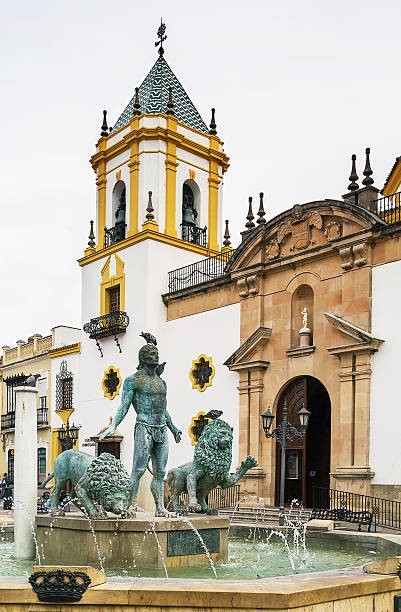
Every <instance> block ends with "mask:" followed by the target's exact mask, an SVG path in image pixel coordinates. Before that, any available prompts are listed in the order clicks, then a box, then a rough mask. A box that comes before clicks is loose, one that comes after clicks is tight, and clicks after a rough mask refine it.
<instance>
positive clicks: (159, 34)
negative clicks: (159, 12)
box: [155, 17, 167, 55]
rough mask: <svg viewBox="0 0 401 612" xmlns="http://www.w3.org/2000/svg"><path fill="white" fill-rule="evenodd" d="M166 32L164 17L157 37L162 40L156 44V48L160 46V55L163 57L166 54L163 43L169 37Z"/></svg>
mask: <svg viewBox="0 0 401 612" xmlns="http://www.w3.org/2000/svg"><path fill="white" fill-rule="evenodd" d="M165 31H166V24H165V23H163V17H162V18H161V19H160V27H159V29H158V30H157V37H158V38H160V40H158V41H157V42H155V47H158V46H159V45H160V49H159V55H163V54H164V49H163V42H164V41H165V40H166V38H167V36H165V35H164V33H165Z"/></svg>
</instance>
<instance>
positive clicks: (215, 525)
mask: <svg viewBox="0 0 401 612" xmlns="http://www.w3.org/2000/svg"><path fill="white" fill-rule="evenodd" d="M144 349H145V350H144ZM141 351H142V353H140V367H139V368H138V373H137V374H136V375H134V377H136V378H134V377H129V379H127V380H126V381H125V383H124V390H123V402H122V404H121V406H120V407H119V409H118V410H117V414H116V416H115V418H114V420H113V422H112V424H111V425H110V427H109V428H108V430H106V432H105V433H104V435H108V434H110V435H111V434H112V433H113V428H115V427H117V426H118V424H119V423H120V422H121V420H122V418H124V416H125V414H126V413H127V411H128V409H129V407H130V405H131V402H132V399H133V395H132V394H131V391H132V385H136V384H137V383H138V380H140V381H141V383H142V385H143V386H142V392H141V393H142V397H141V394H139V399H135V402H134V403H133V406H134V409H135V410H136V412H137V423H138V422H139V427H137V429H136V433H135V446H134V461H133V473H132V474H131V478H128V481H129V494H128V495H126V494H125V493H124V492H123V494H122V495H120V497H119V499H117V498H118V495H117V491H113V487H111V486H110V487H107V486H105V487H103V489H104V488H105V489H106V490H108V489H110V490H111V491H112V495H111V500H107V496H106V499H104V498H101V497H100V496H99V495H98V494H97V493H98V492H97V491H96V490H94V488H93V486H92V484H91V483H92V481H91V479H87V478H86V476H87V475H88V474H92V475H93V474H94V476H95V478H97V479H98V480H101V479H99V478H98V476H99V470H98V471H96V470H95V469H94V467H96V465H98V464H97V462H96V461H97V459H98V458H97V459H94V458H93V457H92V458H90V460H88V459H87V457H88V456H85V454H84V453H78V454H77V455H74V461H72V460H71V457H72V453H76V452H77V451H66V454H65V453H62V455H61V456H60V458H59V459H60V461H59V463H60V465H58V464H57V466H55V472H58V477H59V478H61V476H63V477H65V476H66V474H65V473H64V475H63V474H62V471H63V469H64V468H67V467H68V468H69V469H70V470H71V469H72V468H74V469H75V470H76V469H77V468H82V467H84V468H85V469H84V470H83V471H82V470H81V472H80V473H78V474H75V476H77V478H76V479H75V494H76V499H75V503H76V504H77V506H78V507H80V508H81V509H82V510H83V514H82V515H81V516H79V515H77V514H75V515H71V514H70V516H69V517H66V516H61V515H57V511H56V510H55V508H53V514H54V516H51V517H50V516H38V517H37V519H36V534H37V540H38V542H37V545H36V556H37V559H38V562H39V563H43V564H44V563H46V564H48V563H57V565H58V566H62V567H63V571H64V570H65V571H66V574H63V576H65V577H64V578H61V575H60V574H59V573H58V571H59V570H58V568H54V567H53V568H50V567H47V566H45V567H43V566H42V567H40V566H37V567H36V568H35V569H36V570H38V573H37V576H38V578H35V579H34V578H33V579H32V582H33V583H35V580H37V581H38V582H39V583H40V582H41V581H43V582H44V586H45V588H50V587H51V582H52V581H53V582H57V581H58V583H59V584H60V585H61V586H63V584H64V582H71V583H73V586H74V588H75V593H74V596H75V597H76V598H78V599H79V597H82V593H81V592H80V591H83V588H84V587H83V586H82V585H83V583H84V582H85V580H84V579H83V578H82V570H83V571H84V574H85V573H87V574H89V575H91V576H92V577H93V582H92V586H91V588H90V589H89V590H88V591H87V592H86V593H85V594H84V596H83V598H82V600H81V601H80V609H83V610H84V609H85V607H86V605H88V606H92V608H91V609H99V608H101V609H102V610H114V609H115V608H114V606H119V609H120V610H121V609H124V606H128V605H134V606H145V607H146V606H153V607H154V609H155V610H157V609H160V608H158V606H160V607H162V608H163V610H175V609H176V608H177V606H178V607H179V608H183V609H187V610H189V609H190V610H193V609H196V608H198V607H201V608H205V607H207V608H208V609H210V610H212V609H216V610H217V609H219V610H220V609H222V608H227V609H228V608H232V607H233V608H236V609H241V610H247V609H248V608H253V609H255V608H262V609H275V610H280V609H282V610H284V609H285V610H289V609H292V608H296V607H298V608H300V606H305V605H307V606H309V605H310V606H315V605H316V606H319V605H321V604H324V602H334V600H336V599H337V598H338V597H340V598H341V599H343V600H344V601H343V603H344V606H345V607H344V608H343V609H349V607H350V605H351V604H350V603H347V601H349V602H352V605H353V604H354V603H355V601H357V600H358V601H359V600H361V603H360V606H362V607H360V608H356V609H361V610H370V609H373V608H372V606H373V605H374V606H375V608H374V609H375V610H376V611H377V612H379V611H382V610H383V611H384V610H387V609H390V608H389V602H390V601H392V600H391V598H392V596H393V593H394V594H395V593H397V592H398V591H400V590H401V589H400V585H399V582H397V581H398V578H392V577H389V576H380V577H378V576H375V575H373V574H371V575H369V576H368V575H363V574H361V573H360V572H359V573H357V574H356V573H355V571H351V572H349V573H344V571H341V572H340V573H338V574H335V573H334V574H333V573H332V572H331V573H330V575H325V574H324V573H323V574H321V575H319V576H318V578H316V579H315V578H313V579H312V581H311V580H310V579H309V580H307V579H305V578H304V577H302V575H299V576H291V577H283V578H275V580H274V582H271V581H269V580H268V579H267V578H264V576H267V575H272V574H273V573H274V575H277V574H280V573H282V571H284V570H283V568H279V569H278V570H277V569H276V570H275V571H274V572H273V573H270V574H269V571H268V570H269V567H270V566H271V565H272V563H271V560H272V559H273V557H274V555H275V554H276V557H277V559H278V561H277V563H278V565H280V564H281V565H283V561H285V559H289V561H287V564H288V563H289V565H290V567H289V568H287V569H286V570H285V572H286V573H288V569H289V570H290V571H291V567H292V568H293V571H295V572H299V571H302V572H304V571H308V570H312V571H313V570H315V569H316V568H313V567H312V565H313V559H312V558H313V554H311V550H309V552H308V553H306V552H305V537H304V536H305V527H304V525H303V524H301V525H296V524H295V522H294V521H292V520H291V515H290V516H289V518H288V517H287V524H286V527H285V528H286V529H287V530H288V533H287V535H286V537H285V533H284V532H283V531H282V530H279V531H278V532H277V533H273V532H271V531H269V532H267V531H266V530H265V529H263V528H262V527H259V528H258V532H256V529H255V530H254V531H253V533H251V537H250V538H246V537H244V531H245V530H244V528H238V527H235V528H233V527H232V528H231V531H232V532H234V533H233V534H234V535H235V536H241V541H240V543H238V541H237V542H234V545H233V547H232V548H231V553H230V556H231V559H230V563H227V554H228V553H227V536H228V529H229V526H230V521H229V518H222V517H218V516H212V515H210V514H206V516H205V515H197V514H192V515H191V516H190V517H188V516H175V515H173V513H172V512H170V511H169V510H168V508H167V509H166V508H165V506H164V499H163V495H162V489H161V484H160V483H162V482H163V478H164V467H165V464H166V460H167V456H166V452H165V450H166V449H165V446H164V442H165V435H166V429H167V428H169V429H170V431H171V432H172V433H173V435H174V437H175V439H176V441H177V442H179V440H180V437H181V432H180V431H179V430H178V429H177V428H176V427H175V426H174V425H173V423H172V422H171V419H170V417H169V415H168V413H167V411H166V410H165V398H166V394H165V384H164V382H163V381H162V379H161V378H160V375H159V374H158V373H157V364H158V356H157V349H156V350H155V344H154V343H153V342H149V341H147V345H146V346H145V347H142V349H141ZM141 366H142V367H141ZM133 378H134V380H133ZM127 381H128V382H127ZM144 389H145V390H144ZM24 391H26V389H25V390H24ZM144 394H146V395H147V401H144V402H142V399H143V395H144ZM20 396H21V397H25V399H24V401H23V402H21V401H19V402H18V401H17V410H18V409H21V406H23V407H24V409H23V412H24V411H26V408H27V406H28V404H29V400H27V399H26V397H34V393H32V391H28V394H27V395H25V396H24V395H23V394H22V393H21V394H20ZM137 396H138V394H136V397H137ZM149 396H150V398H151V399H150V402H149ZM18 404H19V406H20V408H18ZM149 405H151V406H152V414H149V413H148V412H147V409H146V406H149ZM223 423H224V422H223V421H221V420H216V421H212V422H211V423H209V424H208V425H207V426H206V428H205V431H204V433H205V434H208V433H210V432H211V431H213V430H219V433H218V435H217V436H215V438H216V439H217V440H218V441H219V442H221V443H222V444H221V448H222V449H225V450H226V451H227V449H229V451H231V447H230V441H228V443H227V440H226V439H225V436H224V435H222V433H221V428H223V429H225V430H226V431H225V434H227V427H224V425H223ZM33 429H35V428H33ZM228 429H231V428H229V427H228ZM16 433H17V431H16ZM202 435H203V434H202ZM207 437H208V436H207V435H206V436H205V438H207ZM228 437H229V436H228ZM201 440H202V436H201ZM231 442H232V437H231ZM196 448H197V449H202V444H200V443H198V446H197V447H196ZM226 454H227V453H226ZM25 456H26V454H25V453H21V455H19V456H18V457H16V473H17V474H24V473H25V470H27V471H30V470H32V465H25V466H24V465H23V462H24V457H25ZM212 457H213V458H214V457H215V454H213V453H212ZM18 458H19V459H20V462H21V463H20V466H19V468H17V463H18ZM65 458H68V461H67V460H66V459H65ZM149 458H151V459H152V471H153V481H152V485H151V491H152V495H153V498H154V500H155V508H156V513H155V514H156V516H153V515H149V514H146V513H143V512H141V510H140V509H139V508H138V507H137V506H136V505H135V504H136V494H137V491H138V486H139V480H140V478H141V476H142V475H143V474H144V472H145V470H146V466H147V463H148V460H149ZM75 459H76V461H75ZM223 459H225V460H226V464H224V461H220V460H219V462H216V461H214V463H215V464H217V465H218V466H220V467H221V468H222V469H220V470H219V469H216V470H215V471H214V472H213V470H212V472H213V473H211V472H210V471H209V470H208V469H205V467H204V465H202V456H201V453H200V450H198V451H195V456H194V461H193V462H192V463H191V464H186V465H185V466H180V467H179V468H174V469H173V470H170V473H169V475H168V481H169V483H170V486H171V487H172V491H171V497H172V503H173V506H174V509H175V511H176V512H180V511H181V508H180V507H179V504H178V500H179V495H180V493H181V492H185V491H187V492H188V495H189V508H190V509H191V510H194V511H196V512H198V511H199V510H202V511H203V512H205V513H208V512H210V509H209V507H208V506H207V503H206V496H207V493H208V492H210V490H211V489H212V488H213V487H214V486H216V485H217V484H220V485H221V486H223V487H224V486H230V484H232V483H234V482H237V480H238V479H239V478H240V477H241V475H242V474H243V473H244V472H245V471H246V470H247V469H249V467H252V465H254V463H253V462H254V460H253V462H252V458H249V457H248V458H247V459H246V460H245V461H244V462H242V464H241V467H240V468H239V470H237V472H236V473H235V474H229V472H228V469H229V466H230V463H231V457H229V460H228V459H227V457H224V452H223ZM107 463H108V462H107V461H106V464H107ZM113 466H114V468H113V469H115V470H117V471H118V470H120V471H121V473H120V475H119V476H118V477H116V472H114V480H115V481H117V482H119V483H124V482H125V483H127V475H124V472H123V471H122V470H123V468H122V466H121V467H120V466H119V465H118V463H114V464H113ZM209 467H210V466H209ZM17 469H18V470H20V471H19V472H18V471H17ZM78 471H79V470H78ZM103 472H105V470H103ZM70 475H73V474H71V473H70ZM56 476H57V474H56ZM78 476H79V478H78ZM105 482H106V484H107V479H106V481H105ZM108 482H109V483H110V478H109V480H108ZM103 484H104V483H103ZM101 485H102V483H101V482H100V485H99V486H100V489H102V486H101ZM56 487H57V483H56ZM123 488H124V486H123ZM17 491H18V487H17ZM120 494H121V491H120ZM53 498H55V496H53ZM99 501H100V502H101V503H102V505H104V506H105V507H106V509H108V510H109V511H110V509H112V510H114V511H117V512H116V513H115V515H114V516H112V517H111V516H108V517H107V518H99V515H98V514H97V513H98V512H102V510H101V509H100V510H99V508H98V507H97V506H96V505H95V503H98V502H99ZM35 502H36V491H35ZM94 502H95V503H94ZM30 503H32V500H29V499H28V498H26V499H22V498H21V499H18V504H16V508H15V512H17V514H18V509H20V510H21V512H20V514H19V517H20V518H19V523H17V524H16V531H15V536H16V550H17V543H18V542H20V541H21V540H22V539H25V540H28V541H29V546H30V547H31V550H33V549H32V546H33V547H34V548H35V542H34V541H33V533H34V530H32V528H31V526H30V524H29V520H28V515H29V512H28V511H27V509H28V508H29V504H30ZM110 504H111V505H110ZM113 504H114V505H113ZM16 516H17V515H16ZM21 517H22V518H21ZM23 517H25V519H24V518H23ZM21 521H22V522H24V521H25V524H24V526H23V529H22V528H21ZM289 533H291V534H292V538H288V534H289ZM364 535H365V534H364ZM366 536H367V539H366V542H367V544H368V545H369V547H370V548H372V547H373V541H374V536H373V535H371V534H366ZM274 537H276V538H280V539H281V540H282V541H283V542H284V547H285V548H286V549H287V552H289V553H290V554H289V555H283V545H281V547H280V548H279V550H278V553H274V546H272V540H273V538H274ZM353 537H354V536H353ZM347 538H348V539H349V536H347ZM2 539H3V536H2ZM247 539H248V541H247ZM291 539H292V543H291ZM380 541H384V540H378V542H380ZM205 553H206V554H205ZM372 554H373V555H375V553H374V552H373V553H372ZM24 556H25V553H24V554H21V555H20V557H21V561H20V563H22V564H23V565H22V567H25V565H24V564H26V563H27V562H26V561H24V560H23V557H24ZM330 556H333V555H332V553H331V554H330ZM371 558H374V556H373V557H371ZM358 561H359V560H358ZM358 561H357V562H358ZM91 564H93V565H95V566H97V567H99V568H100V569H101V570H105V571H107V573H108V575H109V576H113V575H118V576H120V577H121V576H126V577H128V576H129V575H132V576H138V575H139V576H141V577H143V576H144V575H148V576H155V575H156V576H157V575H160V577H163V576H164V577H166V578H167V577H174V578H175V579H174V581H173V582H172V581H166V580H152V579H150V578H149V579H147V580H145V581H141V582H138V581H135V582H134V583H130V584H121V578H120V579H118V582H117V583H115V582H109V581H108V582H106V583H105V584H102V581H104V580H105V578H103V579H102V578H99V574H96V573H94V572H92V570H90V569H89V568H88V567H86V566H88V565H91ZM70 565H72V566H74V567H66V566H70ZM78 565H79V566H80V567H78ZM197 565H200V566H201V567H198V568H194V567H193V566H197ZM82 566H83V567H82ZM318 567H320V568H322V567H325V566H324V565H322V562H321V561H318ZM47 570H49V571H50V574H47V573H46V572H47ZM0 571H1V569H0ZM26 571H29V570H28V569H27V570H26ZM194 572H196V573H194ZM46 576H47V577H46ZM49 576H50V577H49ZM199 577H202V578H213V579H214V580H213V581H212V582H211V581H210V580H207V581H204V580H199ZM187 578H190V581H189V582H188V580H187ZM216 578H217V579H216ZM220 578H224V579H226V580H225V582H224V586H223V583H222V581H221V580H219V579H220ZM241 578H248V580H245V581H243V582H241V583H239V582H238V580H240V579H241ZM79 580H81V583H79ZM111 580H113V579H112V578H111ZM94 584H95V585H97V586H93V585H94ZM344 584H347V588H346V589H343V588H342V589H341V588H340V587H343V586H344ZM34 586H37V585H36V583H35V585H34ZM78 591H79V592H78ZM301 595H302V597H301ZM347 598H348V599H347ZM380 598H381V599H380ZM386 598H387V599H386ZM0 601H1V602H2V610H3V609H4V610H5V611H6V610H32V611H34V610H39V608H38V607H36V606H37V599H36V595H35V593H33V592H32V590H30V587H29V585H28V584H27V581H26V580H24V581H23V582H21V581H19V582H18V583H12V584H10V579H8V582H7V583H4V582H3V580H2V579H0ZM47 601H49V600H47ZM55 601H56V602H57V599H56V600H55ZM58 601H62V600H58ZM267 602H268V605H269V606H270V608H266V605H267ZM370 604H371V605H370ZM327 605H328V606H329V607H327V609H332V608H330V605H331V604H330V603H328V604H327ZM368 605H370V607H367V606H368ZM347 606H348V607H347ZM384 606H387V607H384ZM57 609H58V610H62V609H64V608H63V606H62V605H61V604H59V605H58V608H57ZM306 609H308V608H305V610H306ZM312 609H313V610H315V609H316V610H317V609H320V608H318V607H313V608H310V611H312ZM322 609H323V608H322ZM324 609H325V608H324ZM308 612H309V610H308Z"/></svg>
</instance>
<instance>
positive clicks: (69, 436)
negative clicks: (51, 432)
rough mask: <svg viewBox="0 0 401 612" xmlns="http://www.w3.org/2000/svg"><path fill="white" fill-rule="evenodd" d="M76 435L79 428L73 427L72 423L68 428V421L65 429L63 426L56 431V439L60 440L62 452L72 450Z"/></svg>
mask: <svg viewBox="0 0 401 612" xmlns="http://www.w3.org/2000/svg"><path fill="white" fill-rule="evenodd" d="M78 433H79V427H77V426H76V425H74V423H73V424H72V426H71V427H70V423H69V419H67V422H66V424H65V427H64V424H63V425H62V426H61V427H60V429H59V430H58V438H59V440H60V443H61V447H62V449H63V451H65V450H70V449H71V448H74V444H75V442H76V440H77V439H78Z"/></svg>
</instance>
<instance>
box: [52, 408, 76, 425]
mask: <svg viewBox="0 0 401 612" xmlns="http://www.w3.org/2000/svg"><path fill="white" fill-rule="evenodd" d="M55 412H56V414H57V416H58V417H60V419H61V420H62V422H63V425H64V427H65V426H66V425H67V421H68V419H69V418H70V416H71V415H72V413H73V412H74V408H63V409H62V410H56V411H55Z"/></svg>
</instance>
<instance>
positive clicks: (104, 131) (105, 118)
mask: <svg viewBox="0 0 401 612" xmlns="http://www.w3.org/2000/svg"><path fill="white" fill-rule="evenodd" d="M108 129H109V128H108V127H107V110H104V111H103V123H102V128H101V130H102V131H101V132H100V135H101V136H108V135H109V132H108V131H107V130H108Z"/></svg>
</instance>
